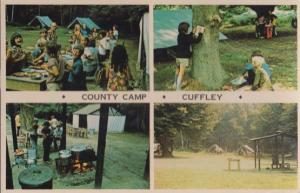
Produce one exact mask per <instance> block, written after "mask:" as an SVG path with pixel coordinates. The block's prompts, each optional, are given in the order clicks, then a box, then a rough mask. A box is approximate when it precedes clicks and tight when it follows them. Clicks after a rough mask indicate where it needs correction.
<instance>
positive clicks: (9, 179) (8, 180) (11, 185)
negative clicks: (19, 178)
mask: <svg viewBox="0 0 300 193" xmlns="http://www.w3.org/2000/svg"><path fill="white" fill-rule="evenodd" d="M6 189H14V182H13V177H12V170H11V165H10V158H9V152H8V146H7V140H6Z"/></svg>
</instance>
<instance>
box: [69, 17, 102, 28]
mask: <svg viewBox="0 0 300 193" xmlns="http://www.w3.org/2000/svg"><path fill="white" fill-rule="evenodd" d="M75 24H80V25H82V24H85V25H86V27H87V28H88V29H89V30H92V29H93V28H96V29H97V30H99V29H101V28H100V27H99V26H98V25H97V24H96V23H95V22H94V21H93V20H92V19H91V18H89V17H76V18H75V19H74V20H73V21H72V22H71V23H70V24H69V25H68V28H71V27H73V26H74V25H75Z"/></svg>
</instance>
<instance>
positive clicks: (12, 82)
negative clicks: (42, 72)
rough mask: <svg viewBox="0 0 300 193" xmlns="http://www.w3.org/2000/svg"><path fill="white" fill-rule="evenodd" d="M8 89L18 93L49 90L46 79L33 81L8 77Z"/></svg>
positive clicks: (27, 78) (25, 78) (26, 78)
mask: <svg viewBox="0 0 300 193" xmlns="http://www.w3.org/2000/svg"><path fill="white" fill-rule="evenodd" d="M6 89H7V90H18V91H43V90H46V89H47V86H46V78H42V79H41V80H32V79H31V78H29V77H16V76H6Z"/></svg>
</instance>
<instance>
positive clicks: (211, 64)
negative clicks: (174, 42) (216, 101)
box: [192, 5, 226, 90]
mask: <svg viewBox="0 0 300 193" xmlns="http://www.w3.org/2000/svg"><path fill="white" fill-rule="evenodd" d="M192 11H193V26H197V25H201V26H204V27H205V32H204V34H203V37H202V40H201V42H200V43H198V44H194V45H193V57H192V61H193V65H192V77H193V78H195V79H197V80H199V81H200V84H201V85H204V86H205V87H206V88H207V89H208V90H212V89H219V88H221V87H222V85H223V81H224V79H225V78H226V75H225V71H224V70H223V68H222V66H221V64H220V59H219V25H220V21H218V20H215V19H213V16H219V13H218V7H217V6H213V5H195V6H192Z"/></svg>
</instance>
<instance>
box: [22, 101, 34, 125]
mask: <svg viewBox="0 0 300 193" xmlns="http://www.w3.org/2000/svg"><path fill="white" fill-rule="evenodd" d="M33 119H34V109H33V107H32V106H29V105H27V104H21V105H20V120H21V129H24V130H26V131H30V130H31V129H32V126H33Z"/></svg>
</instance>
